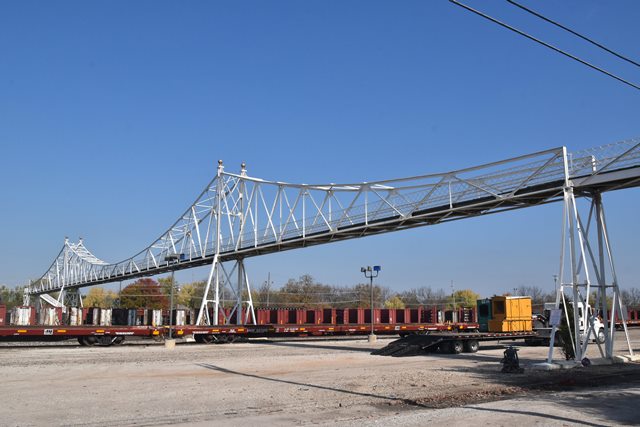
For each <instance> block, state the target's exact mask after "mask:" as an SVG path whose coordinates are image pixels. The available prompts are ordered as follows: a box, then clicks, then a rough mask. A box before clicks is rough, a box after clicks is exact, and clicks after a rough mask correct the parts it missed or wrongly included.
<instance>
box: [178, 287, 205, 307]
mask: <svg viewBox="0 0 640 427" xmlns="http://www.w3.org/2000/svg"><path fill="white" fill-rule="evenodd" d="M205 285H206V283H205V282H204V281H199V282H193V283H187V284H184V285H182V286H180V291H179V292H178V293H177V298H176V304H179V305H182V306H185V307H188V308H193V309H198V308H200V304H201V303H202V294H203V293H204V287H205Z"/></svg>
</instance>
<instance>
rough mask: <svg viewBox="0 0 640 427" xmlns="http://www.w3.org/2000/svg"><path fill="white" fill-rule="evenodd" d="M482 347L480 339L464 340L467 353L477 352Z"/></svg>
mask: <svg viewBox="0 0 640 427" xmlns="http://www.w3.org/2000/svg"><path fill="white" fill-rule="evenodd" d="M479 349H480V343H479V342H478V340H467V341H465V342H464V351H466V352H467V353H477V352H478V350H479Z"/></svg>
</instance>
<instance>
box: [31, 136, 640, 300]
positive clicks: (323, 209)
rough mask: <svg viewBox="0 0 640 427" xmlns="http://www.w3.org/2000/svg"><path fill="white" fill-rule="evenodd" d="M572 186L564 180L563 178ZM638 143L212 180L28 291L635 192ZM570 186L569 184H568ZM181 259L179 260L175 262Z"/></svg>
mask: <svg viewBox="0 0 640 427" xmlns="http://www.w3.org/2000/svg"><path fill="white" fill-rule="evenodd" d="M567 178H568V179H567ZM639 182H640V140H638V139H635V140H627V141H622V142H619V143H615V144H609V145H605V146H601V147H596V148H592V149H588V150H584V151H580V152H575V153H571V154H567V152H566V149H565V148H563V147H560V148H555V149H551V150H546V151H541V152H537V153H533V154H528V155H525V156H520V157H516V158H512V159H507V160H502V161H499V162H494V163H489V164H485V165H481V166H476V167H471V168H466V169H460V170H455V171H450V172H446V173H438V174H430V175H422V176H415V177H408V178H399V179H390V180H383V181H375V182H362V183H356V184H333V183H331V184H291V183H285V182H279V181H268V180H264V179H260V178H255V177H251V176H249V175H248V174H247V171H246V168H245V166H244V165H242V168H241V171H240V173H238V174H236V173H230V172H226V171H225V170H224V167H223V165H222V162H219V165H218V169H217V174H216V176H215V177H214V178H213V179H212V180H211V182H210V183H209V184H208V185H207V186H206V187H205V189H204V190H203V191H202V192H201V193H200V195H199V196H198V197H197V199H196V200H195V202H194V203H193V204H192V205H191V206H190V207H189V208H188V209H187V210H186V211H185V212H184V213H183V214H182V215H181V216H180V218H179V219H178V220H177V221H176V222H175V223H174V224H172V225H171V227H169V229H168V230H167V231H165V232H164V233H163V234H161V235H160V237H159V238H158V239H156V240H155V241H154V242H152V243H151V244H150V245H149V246H147V247H146V248H144V249H143V250H142V251H140V252H138V253H137V254H135V255H133V256H132V257H130V258H127V259H125V260H123V261H120V262H117V263H108V262H104V261H102V260H100V259H98V258H97V257H95V256H94V255H93V254H91V253H90V252H89V251H88V250H87V249H86V248H85V246H84V244H83V242H82V240H81V241H80V242H79V243H76V244H74V243H70V242H69V241H67V240H65V243H64V246H63V248H62V249H61V251H60V253H59V254H58V256H57V257H56V259H55V260H54V262H53V263H52V265H51V267H50V268H49V270H48V271H47V272H46V273H45V274H44V275H43V276H42V277H41V278H40V279H38V280H36V281H34V282H32V283H31V284H30V286H29V287H28V290H27V293H28V294H32V295H39V294H44V293H49V292H56V291H62V290H69V289H74V288H81V287H85V286H92V285H97V284H104V283H109V282H115V281H122V280H127V279H133V278H137V277H142V276H151V275H155V274H159V273H163V272H167V271H172V270H179V269H186V268H191V267H196V266H200V265H207V264H211V263H212V262H214V260H215V262H218V263H221V262H225V261H238V260H243V259H244V258H247V257H251V256H257V255H262V254H268V253H272V252H278V251H284V250H289V249H294V248H300V247H305V246H310V245H317V244H322V243H329V242H333V241H339V240H344V239H351V238H358V237H363V236H367V235H373V234H379V233H384V232H390V231H396V230H402V229H408V228H412V227H418V226H425V225H434V224H438V223H441V222H446V221H452V220H457V219H463V218H468V217H473V216H477V215H483V214H489V213H496V212H502V211H507V210H512V209H519V208H524V207H530V206H535V205H540V204H544V203H549V202H554V201H560V200H563V197H564V192H565V190H566V187H567V185H571V187H572V190H573V191H574V193H575V194H576V195H577V196H582V195H589V194H591V193H592V192H594V191H595V192H603V191H610V190H615V189H619V188H626V187H631V186H637V185H638V184H639ZM567 183H569V184H567ZM176 254H179V257H176V256H175V255H176Z"/></svg>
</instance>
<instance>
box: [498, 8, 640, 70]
mask: <svg viewBox="0 0 640 427" xmlns="http://www.w3.org/2000/svg"><path fill="white" fill-rule="evenodd" d="M507 2H509V3H511V4H512V5H514V6H516V7H519V8H520V9H522V10H524V11H525V12H527V13H530V14H532V15H534V16H537V17H538V18H540V19H542V20H544V21H547V22H548V23H550V24H553V25H555V26H556V27H559V28H562V29H563V30H565V31H567V32H569V33H571V34H573V35H574V36H577V37H580V38H581V39H582V40H585V41H587V42H589V43H591V44H592V45H594V46H597V47H599V48H600V49H602V50H605V51H607V52H609V53H610V54H612V55H615V56H617V57H618V58H620V59H622V60H624V61H627V62H629V63H631V64H633V65H635V66H636V67H640V64H639V63H637V62H636V61H634V60H633V59H630V58H627V57H626V56H624V55H622V54H620V53H618V52H615V51H614V50H611V49H609V48H608V47H606V46H604V45H603V44H601V43H598V42H596V41H595V40H593V39H590V38H589V37H587V36H583V35H582V34H580V33H578V32H577V31H574V30H572V29H571V28H568V27H566V26H565V25H562V24H560V23H559V22H556V21H554V20H552V19H550V18H547V17H546V16H544V15H542V14H540V13H538V12H536V11H535V10H532V9H529V8H528V7H526V6H523V5H521V4H519V3H516V2H515V1H513V0H507Z"/></svg>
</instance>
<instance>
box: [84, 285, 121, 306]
mask: <svg viewBox="0 0 640 427" xmlns="http://www.w3.org/2000/svg"><path fill="white" fill-rule="evenodd" d="M117 299H118V294H117V293H115V292H113V291H110V290H106V289H104V288H100V287H93V288H91V289H89V292H87V295H86V296H85V297H84V299H83V300H82V301H83V302H82V305H84V306H85V307H100V308H110V307H113V305H114V303H115V302H116V300H117Z"/></svg>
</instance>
